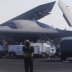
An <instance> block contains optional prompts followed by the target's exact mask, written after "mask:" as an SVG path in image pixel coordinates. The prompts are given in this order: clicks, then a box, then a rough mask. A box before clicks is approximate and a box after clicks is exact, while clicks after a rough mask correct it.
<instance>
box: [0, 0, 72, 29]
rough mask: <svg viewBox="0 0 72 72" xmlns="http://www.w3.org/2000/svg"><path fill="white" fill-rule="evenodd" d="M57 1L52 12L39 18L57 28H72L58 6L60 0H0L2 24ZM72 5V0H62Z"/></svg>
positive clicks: (0, 19) (0, 21)
mask: <svg viewBox="0 0 72 72" xmlns="http://www.w3.org/2000/svg"><path fill="white" fill-rule="evenodd" d="M53 1H57V2H56V3H55V5H54V7H53V9H52V11H51V14H50V15H48V16H45V17H44V18H42V19H40V20H38V21H39V22H42V23H45V24H48V25H50V26H53V27H55V28H60V29H67V30H72V28H71V27H69V26H68V25H67V23H66V21H65V19H64V18H63V14H62V11H61V10H60V8H59V6H58V1H59V0H0V24H2V23H4V22H6V21H8V20H10V19H12V18H14V17H16V16H18V15H20V14H22V13H24V12H26V11H28V10H30V9H32V8H34V7H36V6H39V5H41V4H45V3H49V2H53ZM62 1H64V2H65V3H66V4H68V5H70V6H72V0H62Z"/></svg>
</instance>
